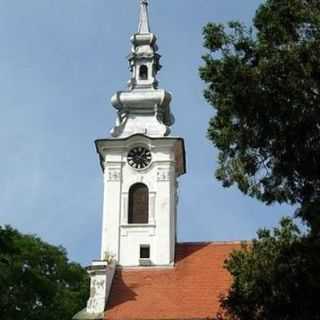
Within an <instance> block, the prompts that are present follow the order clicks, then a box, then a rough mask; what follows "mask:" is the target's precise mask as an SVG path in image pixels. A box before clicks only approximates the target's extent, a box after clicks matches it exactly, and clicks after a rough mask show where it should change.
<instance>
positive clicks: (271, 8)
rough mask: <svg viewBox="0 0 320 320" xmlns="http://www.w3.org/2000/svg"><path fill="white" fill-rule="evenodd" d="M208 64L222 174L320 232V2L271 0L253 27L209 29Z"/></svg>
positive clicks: (212, 132)
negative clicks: (294, 209)
mask: <svg viewBox="0 0 320 320" xmlns="http://www.w3.org/2000/svg"><path fill="white" fill-rule="evenodd" d="M204 46H205V48H207V49H208V54H206V55H205V56H204V57H203V58H204V65H203V66H202V67H201V68H200V75H201V78H202V79H203V80H204V81H205V82H206V84H207V88H206V90H205V97H206V99H207V100H208V102H209V103H210V104H212V105H213V106H214V108H215V110H216V114H215V116H214V117H213V118H212V119H211V121H210V126H209V131H208V135H209V138H210V139H211V140H212V141H213V143H214V144H215V145H216V147H217V148H218V150H219V166H218V169H217V171H216V176H217V178H218V179H220V180H221V181H222V182H223V184H224V186H231V185H233V184H236V185H237V186H238V187H239V189H240V190H241V191H242V192H244V193H245V194H248V195H250V196H252V197H256V198H258V199H259V200H261V201H263V202H265V203H267V204H271V203H274V202H279V203H283V202H286V203H290V204H296V205H298V207H299V212H298V214H299V215H300V217H302V218H303V219H304V220H305V221H306V222H307V223H308V224H309V225H310V226H311V227H312V231H313V232H315V233H319V231H320V212H319V211H320V166H319V163H320V63H319V62H320V61H319V52H320V1H319V0H266V1H264V2H263V4H262V5H261V6H260V7H259V9H258V10H257V12H256V15H255V18H254V21H253V27H250V28H249V27H246V26H244V25H242V24H240V23H239V22H231V23H229V24H228V26H224V25H222V24H213V23H210V24H208V25H207V26H206V27H205V28H204Z"/></svg>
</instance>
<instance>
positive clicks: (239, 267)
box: [218, 218, 320, 320]
mask: <svg viewBox="0 0 320 320" xmlns="http://www.w3.org/2000/svg"><path fill="white" fill-rule="evenodd" d="M319 252H320V243H319V241H315V239H314V238H310V237H309V236H308V235H303V234H301V233H300V231H299V229H298V228H297V226H296V225H295V224H294V223H293V221H292V220H290V219H288V218H285V219H283V220H282V221H281V224H280V227H279V228H275V229H274V230H273V232H270V231H269V230H260V231H259V232H258V238H257V239H256V240H254V241H253V242H252V243H251V244H249V245H244V246H243V248H242V250H241V251H237V252H234V253H233V254H232V255H231V257H230V258H229V260H228V261H227V262H226V268H227V270H228V271H229V272H230V273H231V275H232V276H233V279H234V281H233V283H232V286H231V289H230V291H229V293H228V295H227V296H226V297H224V298H223V299H222V306H223V309H224V314H223V315H220V317H218V319H229V320H231V319H232V320H242V319H243V320H273V319H277V320H318V319H320V309H319V294H320V255H319Z"/></svg>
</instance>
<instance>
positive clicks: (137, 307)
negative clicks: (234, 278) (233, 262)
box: [105, 243, 240, 320]
mask: <svg viewBox="0 0 320 320" xmlns="http://www.w3.org/2000/svg"><path fill="white" fill-rule="evenodd" d="M239 248H240V244H239V243H193V244H192V243H189V244H188V243H185V244H178V245H177V248H176V264H175V266H174V267H172V268H162V269H161V268H143V269H122V270H121V269H119V270H117V272H116V275H115V277H114V280H113V284H112V289H111V294H110V298H109V303H108V306H107V312H106V315H105V318H106V319H108V320H137V319H143V320H155V319H175V320H179V319H181V320H182V319H183V320H186V319H212V318H213V316H215V315H216V313H217V312H218V311H219V310H220V303H219V299H220V297H221V295H222V294H224V293H225V292H226V290H227V289H228V288H229V286H230V282H231V278H230V275H229V274H228V272H227V271H226V270H225V269H224V268H223V264H224V261H225V259H226V258H227V257H228V256H229V254H230V253H231V252H232V251H233V250H234V249H239Z"/></svg>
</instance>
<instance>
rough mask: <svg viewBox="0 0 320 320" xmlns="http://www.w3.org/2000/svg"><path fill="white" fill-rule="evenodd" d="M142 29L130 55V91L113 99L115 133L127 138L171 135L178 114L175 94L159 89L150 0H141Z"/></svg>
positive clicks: (156, 47)
mask: <svg viewBox="0 0 320 320" xmlns="http://www.w3.org/2000/svg"><path fill="white" fill-rule="evenodd" d="M139 2H140V15H139V26H138V31H137V32H136V33H134V34H133V36H132V37H131V43H132V48H131V53H130V54H129V56H128V61H129V69H130V73H131V74H130V80H129V82H128V90H126V91H119V92H117V93H116V94H115V95H114V96H113V97H112V99H111V102H112V105H113V106H114V108H115V109H116V110H117V115H118V117H117V121H116V125H115V127H114V128H113V129H112V131H111V134H112V136H113V137H114V138H123V137H126V136H130V135H133V134H136V133H141V134H145V135H148V136H157V137H159V136H167V135H169V134H170V126H171V125H172V124H173V122H174V117H173V115H172V114H171V112H170V101H171V95H170V93H169V92H167V91H166V90H163V89H159V87H158V80H157V74H158V72H159V71H160V69H161V65H160V57H161V56H160V54H159V53H158V46H157V37H156V36H155V34H153V33H152V32H151V31H150V25H149V14H148V6H149V1H148V0H139Z"/></svg>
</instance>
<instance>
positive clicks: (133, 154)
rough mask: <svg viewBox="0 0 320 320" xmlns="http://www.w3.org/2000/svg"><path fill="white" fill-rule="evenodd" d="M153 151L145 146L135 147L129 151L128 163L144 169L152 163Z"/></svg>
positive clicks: (133, 166)
mask: <svg viewBox="0 0 320 320" xmlns="http://www.w3.org/2000/svg"><path fill="white" fill-rule="evenodd" d="M151 159H152V157H151V152H150V151H149V150H148V149H146V148H144V147H135V148H133V149H131V150H130V151H129V153H128V163H129V165H130V166H131V167H132V168H135V169H144V168H146V167H147V166H148V165H149V164H150V163H151Z"/></svg>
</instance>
